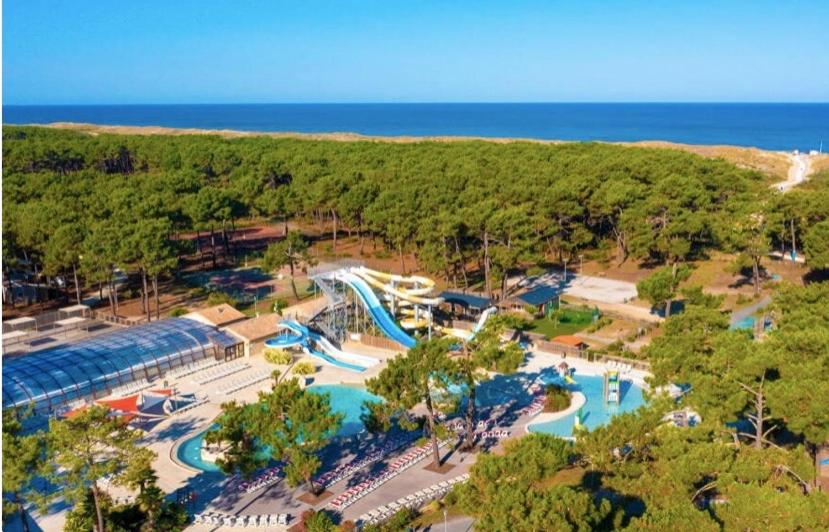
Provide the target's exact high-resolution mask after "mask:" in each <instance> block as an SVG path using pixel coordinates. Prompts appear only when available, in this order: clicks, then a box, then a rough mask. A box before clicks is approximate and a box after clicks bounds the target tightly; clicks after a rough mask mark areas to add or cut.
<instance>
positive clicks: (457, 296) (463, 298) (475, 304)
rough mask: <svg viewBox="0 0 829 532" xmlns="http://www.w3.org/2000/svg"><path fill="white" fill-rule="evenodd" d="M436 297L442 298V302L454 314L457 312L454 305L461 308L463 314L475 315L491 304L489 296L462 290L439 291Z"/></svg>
mask: <svg viewBox="0 0 829 532" xmlns="http://www.w3.org/2000/svg"><path fill="white" fill-rule="evenodd" d="M438 297H440V298H441V299H443V304H444V305H445V306H448V307H450V310H451V312H452V314H454V315H457V314H458V312H457V309H456V307H460V308H461V309H462V310H463V314H466V315H468V316H471V317H477V316H478V315H480V314H481V312H483V311H484V310H486V309H488V308H489V307H491V306H492V300H491V299H489V298H486V297H481V296H476V295H473V294H464V293H462V292H450V291H446V292H441V293H440V296H438Z"/></svg>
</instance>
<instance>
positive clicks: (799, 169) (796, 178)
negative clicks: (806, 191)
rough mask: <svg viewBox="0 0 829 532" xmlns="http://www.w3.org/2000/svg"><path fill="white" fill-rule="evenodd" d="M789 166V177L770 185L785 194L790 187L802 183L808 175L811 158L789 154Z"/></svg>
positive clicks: (803, 154)
mask: <svg viewBox="0 0 829 532" xmlns="http://www.w3.org/2000/svg"><path fill="white" fill-rule="evenodd" d="M789 159H791V166H790V167H789V175H788V177H787V178H786V180H785V181H780V182H779V183H775V184H774V185H772V186H773V187H774V188H776V189H777V190H779V191H780V192H787V191H788V190H790V189H791V188H792V187H794V186H797V185H799V184H801V183H803V182H804V181H806V177H807V176H808V175H809V169H810V168H811V163H812V161H811V156H810V155H808V154H805V153H797V154H790V155H789Z"/></svg>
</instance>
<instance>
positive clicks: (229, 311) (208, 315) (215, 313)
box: [184, 303, 247, 327]
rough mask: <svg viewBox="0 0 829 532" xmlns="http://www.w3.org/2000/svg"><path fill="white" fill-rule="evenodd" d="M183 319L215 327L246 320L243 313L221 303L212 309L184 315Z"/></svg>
mask: <svg viewBox="0 0 829 532" xmlns="http://www.w3.org/2000/svg"><path fill="white" fill-rule="evenodd" d="M184 317H185V318H189V319H191V320H196V321H200V322H202V323H205V324H207V325H213V326H215V327H224V326H225V325H229V324H231V323H234V322H237V321H240V320H243V319H245V318H247V316H245V315H244V314H243V313H241V312H239V311H238V310H236V309H235V308H233V307H231V306H230V305H228V304H227V303H222V304H220V305H216V306H214V307H208V308H203V309H200V310H197V311H195V312H191V313H190V314H186V315H185V316H184Z"/></svg>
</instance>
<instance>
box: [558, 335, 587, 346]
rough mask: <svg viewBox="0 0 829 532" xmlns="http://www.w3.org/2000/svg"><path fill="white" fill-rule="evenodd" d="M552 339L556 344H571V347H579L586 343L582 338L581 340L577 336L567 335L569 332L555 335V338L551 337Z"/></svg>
mask: <svg viewBox="0 0 829 532" xmlns="http://www.w3.org/2000/svg"><path fill="white" fill-rule="evenodd" d="M552 341H553V342H555V343H557V344H564V345H569V346H572V347H580V346H583V345H587V344H586V343H585V342H584V340H582V339H581V338H579V337H578V336H572V335H569V334H564V335H562V336H556V337H555V338H553V339H552Z"/></svg>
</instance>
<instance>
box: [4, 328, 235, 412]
mask: <svg viewBox="0 0 829 532" xmlns="http://www.w3.org/2000/svg"><path fill="white" fill-rule="evenodd" d="M242 354H243V349H242V347H241V342H240V341H239V340H237V339H236V338H234V337H233V336H232V335H230V334H228V333H226V332H223V331H220V330H218V329H216V328H215V327H211V326H209V325H206V324H204V323H200V322H198V321H194V320H190V319H185V318H172V319H167V320H160V321H155V322H151V323H147V324H143V325H137V326H135V327H130V328H126V329H120V330H117V331H115V332H111V333H106V334H101V335H99V336H95V337H92V338H87V339H84V340H82V341H79V342H75V343H69V344H64V345H59V346H56V347H51V348H48V349H43V350H41V351H35V352H33V353H30V354H28V355H24V356H20V357H16V358H11V359H9V360H6V361H4V364H3V408H11V407H21V406H27V405H29V404H34V405H35V409H36V410H37V411H38V412H40V413H51V412H54V411H56V410H58V409H60V408H62V407H64V406H66V405H67V404H69V403H72V402H75V401H78V400H84V399H92V398H99V397H103V396H106V395H109V394H110V393H111V392H112V390H113V389H114V388H117V387H119V386H123V385H125V384H129V383H132V382H135V381H138V380H141V379H148V380H152V379H154V378H157V377H161V376H163V375H164V374H166V373H167V372H168V371H170V370H172V369H175V368H178V367H181V366H184V365H187V364H190V363H193V362H197V361H199V360H203V359H206V358H215V359H217V360H229V359H232V358H236V357H238V356H241V355H242Z"/></svg>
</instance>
